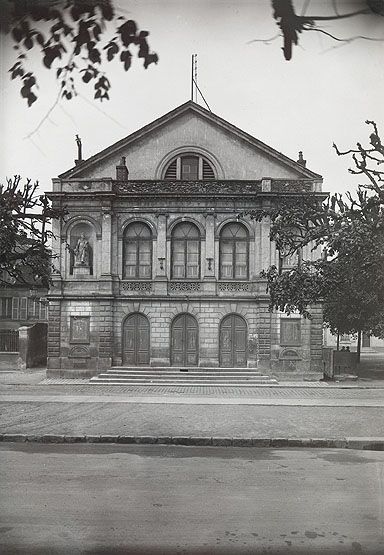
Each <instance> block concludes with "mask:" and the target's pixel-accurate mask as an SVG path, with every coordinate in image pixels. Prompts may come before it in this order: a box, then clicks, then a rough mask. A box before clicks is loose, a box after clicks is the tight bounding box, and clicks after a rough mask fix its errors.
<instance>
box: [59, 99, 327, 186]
mask: <svg viewBox="0 0 384 555" xmlns="http://www.w3.org/2000/svg"><path fill="white" fill-rule="evenodd" d="M180 148H181V149H184V150H188V149H189V150H191V151H194V150H197V151H199V152H200V153H202V154H204V152H206V153H207V155H209V156H211V159H213V160H216V161H217V167H219V168H220V178H221V179H239V180H241V179H261V178H262V177H271V178H284V179H314V180H321V179H322V178H321V176H320V175H319V174H317V173H314V172H313V171H311V170H309V169H308V168H305V167H303V166H302V165H301V164H299V163H298V162H296V161H294V160H292V159H291V158H289V157H287V156H285V155H284V154H282V153H281V152H278V151H277V150H275V149H273V148H272V147H270V146H268V145H267V144H265V143H263V142H262V141H260V140H259V139H256V138H255V137H252V136H251V135H249V134H248V133H246V132H245V131H242V130H241V129H239V128H238V127H236V126H234V125H232V124H231V123H229V122H227V121H226V120H224V119H223V118H221V117H219V116H217V115H215V114H213V113H212V112H210V111H209V110H206V109H205V108H203V107H202V106H200V105H199V104H196V103H195V102H192V101H188V102H186V103H185V104H182V105H181V106H179V107H177V108H176V109H174V110H172V111H171V112H168V113H167V114H165V115H164V116H162V117H160V118H158V119H156V120H154V121H153V122H151V123H149V124H148V125H145V126H144V127H142V128H141V129H139V130H138V131H135V132H134V133H132V134H131V135H128V136H127V137H125V138H123V139H121V140H120V141H118V142H116V143H114V144H113V145H111V146H109V147H107V148H105V149H104V150H102V151H101V152H99V153H97V154H95V155H94V156H91V157H90V158H88V159H87V160H84V161H82V162H80V163H78V164H77V165H76V166H74V167H73V168H71V169H70V170H68V171H66V172H64V173H62V174H61V175H60V176H59V177H60V178H62V179H76V178H97V177H112V178H114V176H115V166H116V164H117V163H118V162H119V159H120V157H121V156H125V157H126V158H127V166H128V168H129V170H130V178H131V179H159V178H160V175H159V171H160V170H159V168H162V167H164V163H165V162H164V161H165V160H167V159H168V158H169V157H171V156H172V153H173V152H177V151H178V149H180Z"/></svg>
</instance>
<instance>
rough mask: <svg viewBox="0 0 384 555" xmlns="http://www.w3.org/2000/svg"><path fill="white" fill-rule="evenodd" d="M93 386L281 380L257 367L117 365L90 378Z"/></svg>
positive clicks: (246, 383)
mask: <svg viewBox="0 0 384 555" xmlns="http://www.w3.org/2000/svg"><path fill="white" fill-rule="evenodd" d="M90 383H91V384H95V385H97V384H103V385H106V384H109V385H163V386H164V385H166V386H173V385H174V386H176V385H179V386H192V385H201V386H204V385H205V386H207V385H216V386H218V385H220V386H232V387H233V386H241V385H242V386H247V385H248V386H251V385H252V386H254V385H265V384H276V383H277V381H276V380H275V379H272V378H270V377H269V376H267V375H265V374H263V373H262V372H260V371H259V370H257V369H256V368H212V367H205V368H204V367H197V366H196V367H178V366H161V367H160V366H159V367H152V366H141V367H137V366H135V367H133V366H132V367H130V366H116V367H112V368H111V369H109V370H107V371H106V372H103V373H102V374H99V375H98V376H94V377H93V378H91V379H90Z"/></svg>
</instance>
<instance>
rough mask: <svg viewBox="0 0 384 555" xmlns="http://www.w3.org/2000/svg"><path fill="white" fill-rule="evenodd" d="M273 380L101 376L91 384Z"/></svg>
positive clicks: (92, 380)
mask: <svg viewBox="0 0 384 555" xmlns="http://www.w3.org/2000/svg"><path fill="white" fill-rule="evenodd" d="M270 379H271V378H269V377H268V376H263V377H261V378H259V377H256V378H243V379H242V378H237V379H236V378H233V379H228V378H214V377H210V378H205V379H204V378H191V379H186V378H180V379H175V378H174V377H172V376H170V377H168V378H156V377H145V376H143V377H142V378H136V377H135V378H131V377H129V376H126V377H121V376H106V375H101V376H95V377H93V378H91V380H90V381H91V382H96V381H100V380H103V381H106V382H107V381H114V382H127V381H129V382H136V383H144V382H146V383H152V382H159V383H164V382H170V381H172V382H174V383H181V382H185V383H189V384H191V383H195V382H201V383H217V382H220V383H228V384H233V383H256V382H257V383H264V382H266V381H268V380H270Z"/></svg>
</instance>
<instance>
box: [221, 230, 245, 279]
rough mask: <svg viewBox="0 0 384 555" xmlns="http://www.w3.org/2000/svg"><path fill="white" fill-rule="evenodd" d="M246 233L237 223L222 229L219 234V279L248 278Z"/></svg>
mask: <svg viewBox="0 0 384 555" xmlns="http://www.w3.org/2000/svg"><path fill="white" fill-rule="evenodd" d="M248 245H249V241H248V231H247V229H246V228H245V227H244V226H243V225H241V224H238V223H230V224H227V225H225V226H224V227H223V229H222V231H221V234H220V278H221V279H247V278H248Z"/></svg>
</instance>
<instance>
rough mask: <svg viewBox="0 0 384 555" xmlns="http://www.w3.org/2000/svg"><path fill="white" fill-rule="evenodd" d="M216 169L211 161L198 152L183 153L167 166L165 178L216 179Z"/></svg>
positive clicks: (188, 179)
mask: <svg viewBox="0 0 384 555" xmlns="http://www.w3.org/2000/svg"><path fill="white" fill-rule="evenodd" d="M215 177H216V175H215V170H214V168H213V167H212V165H211V163H210V162H208V160H206V159H205V158H203V157H202V156H200V155H197V154H183V155H181V156H177V158H174V159H173V160H172V161H171V162H170V163H169V164H168V166H167V167H166V169H165V172H164V179H169V180H179V179H184V180H187V181H197V180H200V179H204V180H205V179H215Z"/></svg>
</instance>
